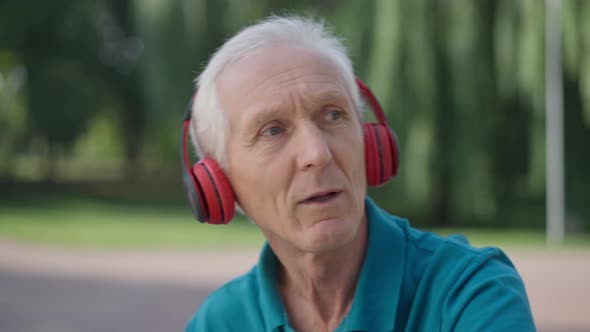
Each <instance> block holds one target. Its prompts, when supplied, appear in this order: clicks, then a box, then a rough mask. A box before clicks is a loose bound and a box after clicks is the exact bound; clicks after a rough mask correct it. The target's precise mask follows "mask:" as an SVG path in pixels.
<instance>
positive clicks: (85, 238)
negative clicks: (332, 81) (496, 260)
mask: <svg viewBox="0 0 590 332" xmlns="http://www.w3.org/2000/svg"><path fill="white" fill-rule="evenodd" d="M560 4H561V5H560V6H559V8H558V10H556V13H557V16H556V17H557V21H556V22H557V24H556V25H555V29H557V30H556V31H558V36H560V38H561V39H560V40H558V43H557V44H556V45H557V46H558V49H559V52H560V54H561V58H557V61H558V62H557V63H558V64H559V63H561V66H559V69H560V71H561V78H560V79H561V81H558V82H561V83H560V84H559V85H558V87H559V86H561V89H559V92H560V93H561V94H562V96H563V98H562V105H563V115H562V119H563V140H564V143H563V148H564V150H563V158H562V160H560V161H559V160H558V162H560V163H562V165H563V167H564V173H563V174H564V178H563V179H564V182H563V187H564V188H565V189H564V195H563V197H564V198H565V201H564V202H565V204H564V211H565V212H564V214H563V218H560V219H563V220H560V222H563V224H564V225H565V226H564V228H565V231H566V232H565V238H564V241H563V243H562V248H561V249H556V248H553V249H551V248H549V247H547V246H546V245H545V241H546V240H545V238H546V233H545V229H546V224H547V217H546V213H547V211H546V193H547V180H546V173H547V163H546V159H547V152H546V149H547V142H548V141H551V139H549V140H548V139H547V137H548V135H550V133H549V132H548V131H547V130H546V126H547V117H546V97H547V93H548V92H547V91H548V90H546V79H547V77H546V64H545V62H546V60H547V59H546V54H547V53H546V51H545V49H546V46H547V45H546V32H545V31H546V28H547V24H548V23H547V8H546V5H545V2H543V1H540V0H495V1H483V0H480V1H472V0H398V1H389V0H364V1H357V0H340V1H336V0H316V1H310V0H299V1H295V0H292V1H288V0H256V1H242V0H166V1H165V0H94V1H90V0H78V1H66V0H51V1H32V0H21V1H10V0H2V1H0V247H1V248H0V255H2V256H0V298H3V300H0V329H2V330H4V328H2V325H4V326H5V327H10V328H8V329H7V330H10V331H25V330H26V331H36V330H37V327H39V330H44V331H52V330H53V329H54V330H55V331H70V330H71V331H78V330H84V331H93V330H94V328H96V330H104V328H105V327H108V328H112V329H120V327H121V326H125V330H127V331H129V330H134V329H138V328H139V327H140V326H141V325H138V326H136V325H124V324H125V323H123V322H124V320H121V321H120V322H121V324H123V325H118V323H116V322H119V321H117V319H119V318H120V319H124V318H122V317H120V315H121V311H123V313H125V312H127V313H131V312H133V313H134V314H135V315H136V316H137V317H142V318H141V319H139V318H137V317H135V316H133V315H123V316H133V317H135V319H136V320H142V321H146V319H148V320H147V321H149V317H159V319H160V321H161V322H164V323H162V324H165V323H166V322H169V323H170V324H171V325H161V326H160V328H155V326H157V325H153V324H151V323H144V325H143V326H141V328H142V330H143V331H151V330H150V328H152V329H154V330H173V329H180V328H181V327H182V326H183V324H184V323H185V321H186V320H187V319H188V318H189V317H190V315H191V314H192V312H194V310H195V309H196V308H197V307H198V304H199V303H200V301H201V300H202V296H204V294H206V293H207V291H208V290H209V289H212V288H213V287H215V286H216V285H218V284H219V283H220V282H221V281H222V280H224V278H230V277H231V276H232V275H233V272H234V271H235V269H236V268H237V269H242V267H240V266H242V265H239V264H237V265H236V264H234V263H235V260H236V259H238V261H240V262H241V263H242V264H244V263H254V262H255V258H256V257H255V255H256V250H257V248H258V247H259V246H260V244H261V243H262V241H263V239H262V236H261V235H260V234H259V233H258V231H257V230H256V228H255V227H254V226H253V225H251V224H250V223H248V222H247V221H245V220H244V219H243V218H241V217H238V218H236V219H237V220H235V221H234V222H233V223H232V224H231V225H230V226H224V227H212V226H204V225H198V224H197V223H196V222H194V221H193V219H192V215H191V213H190V209H189V208H188V206H187V205H186V203H185V197H184V193H183V190H182V184H181V173H180V156H179V138H180V133H181V126H182V117H183V114H184V108H185V106H186V103H187V101H188V100H189V98H190V97H191V95H192V92H193V80H194V79H195V77H196V76H197V75H198V74H199V73H200V71H201V70H202V68H203V66H204V65H205V64H206V62H207V60H208V58H209V56H210V55H211V53H212V52H213V51H214V50H215V49H216V48H217V47H219V46H220V45H221V44H222V43H223V41H224V40H225V39H227V38H228V37H230V36H231V35H232V34H234V33H235V32H237V31H239V30H240V29H241V28H243V27H244V26H246V25H249V24H252V23H254V22H256V21H257V20H259V19H261V18H264V17H266V16H268V15H270V14H300V15H306V16H314V17H321V18H323V19H325V21H326V22H327V23H328V24H329V25H330V26H331V27H332V28H333V30H334V32H335V33H336V34H337V35H340V36H342V37H343V38H344V40H345V43H346V44H347V45H348V47H349V51H350V56H351V58H352V59H353V62H354V64H355V69H356V72H357V74H358V76H360V77H361V78H363V80H364V81H365V82H366V83H367V84H368V85H369V86H370V87H371V88H372V89H373V91H374V92H375V94H376V95H377V97H378V99H379V100H380V102H381V103H382V105H383V107H384V109H385V110H386V112H387V116H388V119H389V122H390V124H391V126H392V127H393V128H394V130H395V131H396V134H397V136H398V139H399V141H400V144H401V169H400V173H399V175H398V177H397V178H396V179H395V180H394V181H392V182H391V183H389V184H388V185H386V186H384V187H382V188H379V189H375V190H371V192H370V195H371V196H372V197H373V198H375V200H376V201H377V202H378V203H379V205H380V206H382V207H384V208H385V209H387V210H389V211H390V212H392V213H394V214H397V215H400V216H404V217H407V218H409V219H410V221H411V223H412V224H413V225H414V226H419V227H421V228H426V229H431V230H434V231H436V232H438V233H441V234H443V235H446V234H450V233H455V232H460V233H464V234H466V235H467V236H468V237H469V238H470V240H471V241H472V242H473V243H474V244H475V245H495V246H501V247H503V248H508V249H507V250H508V251H509V252H511V250H514V251H513V252H514V255H513V256H514V257H515V262H516V263H517V267H520V266H522V267H523V269H527V268H528V269H529V270H528V271H529V272H526V271H524V270H523V271H522V272H521V273H523V276H524V278H525V281H527V282H528V280H531V282H533V281H532V280H533V279H536V280H540V279H543V278H542V276H545V277H547V278H548V279H547V280H548V282H549V281H551V280H553V279H551V278H553V277H548V275H547V274H546V273H550V272H551V271H552V270H559V269H561V268H563V269H564V270H567V271H570V272H573V271H574V270H573V269H579V268H581V267H583V268H586V269H587V270H590V266H589V265H590V255H589V254H588V253H589V252H590V204H589V203H590V190H589V189H588V184H589V183H590V172H588V169H590V153H588V152H589V151H590V150H589V146H590V1H584V0H563V1H561V2H560ZM550 159H551V158H550ZM560 159H561V158H560ZM512 248H514V249H512ZM212 251H213V252H215V253H217V254H218V255H220V256H219V260H217V259H214V258H211V255H208V254H209V253H211V252H212ZM148 253H149V255H148ZM203 253H207V255H205V254H203ZM224 253H225V254H224ZM224 255H225V256H224ZM236 255H237V256H236ZM243 255H245V256H243ZM149 257H158V258H159V259H156V258H154V259H150V258H149ZM179 257H180V258H179ZM232 257H233V258H232ZM511 257H512V255H511ZM541 257H542V258H543V259H541ZM547 257H549V258H547ZM572 257H573V258H572ZM550 258H553V259H554V261H551V260H550ZM232 259H233V260H232ZM195 260H196V261H197V262H196V263H195ZM221 260H224V261H225V262H230V263H220V261H221ZM158 261H160V262H167V263H165V264H164V265H158V264H159V263H158ZM113 262H114V263H113ZM172 262H174V264H173V263H172ZM204 262H207V263H206V264H212V265H205V266H206V267H207V268H203V266H204V265H202V264H205V263H204ZM535 262H537V263H539V264H545V265H534V263H535ZM547 262H554V263H555V264H565V263H564V262H570V263H571V265H566V266H563V267H558V265H547V264H548V263H547ZM109 264H110V265H109ZM113 264H115V265H113ZM117 264H118V265H117ZM133 264H136V265H133ZM166 264H167V265H166ZM187 264H188V265H191V264H195V265H191V266H192V267H190V266H189V267H187V266H186V265H187ZM216 264H221V265H216ZM223 264H227V266H225V265H223ZM519 264H520V265H519ZM550 264H553V263H550ZM246 265H247V264H246ZM246 265H244V266H243V269H246V268H247V266H246ZM179 266H182V267H179ZM209 266H218V270H217V271H222V272H219V273H218V274H216V272H215V271H216V270H215V269H209V268H208V267H209ZM559 266H561V265H559ZM232 268H234V270H232ZM203 270H207V271H205V272H204V271H203ZM105 271H106V272H105ZM109 271H110V272H109ZM113 271H114V272H113ZM138 271H140V272H141V273H140V272H138ZM223 271H225V272H223ZM575 271H576V272H579V271H578V270H575ZM119 272H120V273H119ZM182 273H184V277H183V276H179V274H182ZM223 273H226V274H223ZM525 273H530V276H528V275H527V274H525ZM580 273H581V274H580ZM580 273H579V274H578V277H579V278H582V276H590V272H580ZM583 273H588V274H583ZM572 274H575V273H572ZM146 275H147V276H152V277H148V280H147V281H146V280H143V279H145V276H146ZM220 275H223V276H225V277H222V276H220ZM80 276H85V278H82V279H80V278H79V277H80ZM101 276H102V277H101ZM103 277H104V278H103ZM193 277H194V278H193ZM200 277H202V278H210V279H211V282H210V283H205V282H204V281H203V282H200V281H199V280H197V279H198V278H200ZM109 278H111V279H109ZM142 278H143V279H142ZM584 278H586V277H584ZM588 278H590V277H588ZM106 279H108V280H110V281H109V282H112V283H115V282H117V284H116V285H115V284H105V280H106ZM112 279H115V281H113V280H112ZM139 279H141V280H143V282H142V283H140V284H141V285H143V286H137V281H138V280H139ZM82 280H83V281H82ZM187 280H190V281H188V282H186V283H183V282H184V281H187ZM207 280H209V279H207ZM576 280H578V279H575V280H574V281H572V282H573V283H574V284H575V285H576V287H577V288H576V289H573V290H571V292H570V293H567V294H573V295H571V296H575V295H576V294H577V295H578V296H580V294H581V295H584V296H586V297H587V296H589V295H590V288H588V279H586V281H585V282H581V283H579V284H576V283H575V281H576ZM580 280H581V279H580ZM84 283H88V284H84ZM560 283H565V282H563V280H561V282H560ZM130 284H133V285H134V286H133V287H145V290H147V289H150V290H154V289H156V290H159V292H160V293H153V292H152V291H150V292H148V293H149V294H152V296H154V298H153V300H154V302H157V303H160V306H157V307H150V308H149V310H148V309H145V308H144V309H145V310H143V309H142V308H143V307H141V304H144V305H145V303H148V302H149V303H152V301H151V300H152V299H151V298H145V297H144V296H145V294H146V291H144V289H143V288H131V289H132V290H129V289H130V288H129V287H131V286H129V285H130ZM156 284H157V285H158V287H159V288H158V287H156V286H155V285H156ZM164 284H165V286H164ZM72 285H74V286H72ZM76 285H77V286H76ZM179 285H184V286H183V287H185V288H179V287H181V286H179ZM128 286H129V287H128ZM197 286H198V287H197ZM68 287H73V289H74V290H77V291H78V293H75V292H74V293H75V294H84V296H77V295H75V294H74V295H72V296H73V297H74V298H75V299H76V300H72V298H70V297H66V298H62V296H63V294H64V292H62V288H63V289H68ZM530 287H533V288H534V289H539V290H543V289H544V290H545V291H547V288H546V285H544V284H539V285H538V286H537V285H536V284H535V285H533V286H530ZM535 287H537V288H535ZM580 287H582V288H580ZM194 289H198V291H194ZM534 289H533V290H534ZM16 290H18V291H16ZM85 292H89V293H85ZM109 292H111V293H109ZM126 292H127V293H126ZM97 293H98V294H111V295H112V296H103V297H101V298H102V299H103V302H96V303H95V305H99V303H100V308H103V309H102V311H101V310H97V307H95V306H93V304H92V303H94V302H92V301H90V302H88V301H87V300H86V299H88V298H89V297H91V298H93V299H94V298H96V296H95V295H96V294H97ZM6 294H12V295H11V296H12V297H11V296H6ZM23 294H28V295H26V296H24V295H23ZM39 294H41V295H43V294H45V295H47V297H46V298H47V299H48V300H47V301H48V302H49V303H48V304H47V305H48V306H49V307H52V308H53V309H51V310H49V313H47V308H48V307H47V306H44V305H42V302H41V303H38V302H35V301H37V300H35V301H32V299H33V298H35V299H36V298H37V297H38V295H39ZM72 294H73V293H72ZM173 294H174V296H172V295H173ZM179 294H181V295H179ZM564 294H565V293H564V292H560V289H556V290H555V297H553V300H554V301H556V299H559V298H561V297H564V298H563V299H564V303H569V304H570V305H573V306H574V307H578V309H579V307H584V306H583V305H581V304H580V305H579V306H577V305H575V303H581V302H575V301H571V300H572V299H571V298H570V297H568V296H570V295H567V296H566V295H564ZM545 295H547V294H545ZM56 296H57V298H59V299H62V300H63V301H65V302H55V301H56ZM138 296H139V297H138ZM535 296H536V295H533V294H531V300H532V302H534V301H533V300H535V299H537V298H536V297H535ZM539 296H541V295H539ZM560 296H561V297H560ZM121 297H124V298H125V299H127V301H131V302H125V301H123V302H121V301H119V300H116V301H115V302H116V303H119V305H120V306H122V304H121V303H126V305H125V306H123V307H122V308H121V310H116V311H113V312H112V315H111V314H109V313H111V312H110V311H108V310H106V309H105V308H113V307H111V306H110V304H109V303H111V302H109V301H112V299H113V298H121ZM164 298H166V299H172V298H174V299H176V300H171V301H172V302H171V303H173V304H175V305H177V306H178V307H179V308H180V310H172V309H169V308H168V307H167V304H166V303H168V302H165V303H162V299H164ZM179 298H182V299H184V300H182V301H185V302H183V303H182V304H180V302H181V301H180V300H178V299H179ZM131 299H135V300H131ZM139 299H141V300H139ZM19 301H20V302H19ZM76 301H79V302H76ZM134 301H137V302H134ZM555 303H560V302H559V301H557V302H555ZM555 303H554V304H555ZM56 307H57V308H58V309H59V308H61V309H60V310H58V309H56ZM586 307H587V306H586ZM35 308H36V309H35ZM73 308H75V309H76V310H77V311H76V310H74V311H72V310H73ZM163 308H166V309H163ZM549 309H550V308H549V307H544V306H543V305H542V304H533V310H534V312H535V315H536V317H537V318H538V317H539V316H542V317H541V318H540V319H541V322H543V324H545V325H542V326H541V327H545V330H546V331H548V330H552V331H553V330H555V331H558V330H566V327H567V322H568V321H570V322H572V321H573V322H574V323H573V325H572V326H573V327H571V328H574V327H577V328H580V331H582V330H584V329H585V328H588V329H590V320H589V319H588V318H586V317H582V316H580V317H573V318H568V319H564V320H563V321H559V317H557V318H556V317H555V314H551V313H550V312H551V310H549ZM35 310H38V312H44V313H45V316H43V315H42V314H41V316H40V317H45V318H46V320H39V322H37V324H38V325H30V324H33V323H31V318H30V317H28V316H26V315H22V313H23V312H25V311H33V312H35ZM56 310H57V311H56ZM105 310H106V311H105ZM126 310H127V311H126ZM142 310H143V311H142ZM544 310H545V311H544ZM574 311H575V310H574ZM56 312H57V313H59V314H57V313H56ZM72 312H76V315H73V314H72ZM90 312H94V316H92V314H90ZM115 312H116V313H118V314H116V313H115ZM162 312H170V313H174V314H175V315H177V316H173V315H171V316H166V317H170V320H169V321H167V320H166V319H163V318H162V315H164V314H163V313H162ZM67 313H69V314H70V315H71V317H70V316H68V315H67ZM99 314H100V315H103V316H96V315H99ZM84 315H90V316H84ZM543 315H545V316H543ZM556 316H559V315H556ZM15 317H16V318H15ZM66 317H68V318H67V319H65V318H66ZM76 317H77V318H76ZM80 317H81V318H80ZM76 319H77V321H79V323H80V324H82V325H76V324H75V323H72V322H76ZM93 319H94V320H93ZM552 319H553V320H552ZM113 320H114V321H113ZM64 321H69V322H70V325H68V323H64ZM94 321H95V322H96V323H95V324H94V325H92V324H90V323H88V322H94ZM106 321H110V322H111V323H110V324H111V325H104V324H105V322H106ZM147 321H146V322H147ZM56 322H59V324H58V323H56ZM113 322H115V323H113ZM125 322H127V321H125ZM87 323H88V324H90V325H84V324H87ZM27 324H29V325H27ZM51 324H54V325H51ZM60 324H61V325H60ZM72 324H73V325H72ZM101 324H102V325H101ZM560 324H561V325H560ZM564 324H565V325H564ZM586 324H587V325H586ZM40 326H42V327H43V328H40ZM50 326H54V327H53V329H52V328H50ZM81 326H83V327H81ZM170 326H175V327H177V326H179V327H178V328H170ZM138 330H139V329H138Z"/></svg>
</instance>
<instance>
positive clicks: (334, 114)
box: [326, 109, 344, 121]
mask: <svg viewBox="0 0 590 332" xmlns="http://www.w3.org/2000/svg"><path fill="white" fill-rule="evenodd" d="M343 116H344V112H343V111H342V110H338V109H335V110H331V111H329V112H328V113H327V114H326V119H327V120H331V121H335V120H340V119H341V118H342V117H343Z"/></svg>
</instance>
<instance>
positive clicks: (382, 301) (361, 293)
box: [256, 197, 405, 331]
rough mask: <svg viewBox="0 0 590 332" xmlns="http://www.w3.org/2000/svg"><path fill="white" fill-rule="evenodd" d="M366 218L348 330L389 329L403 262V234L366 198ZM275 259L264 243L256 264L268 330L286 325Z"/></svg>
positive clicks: (391, 328) (277, 262) (393, 317)
mask: <svg viewBox="0 0 590 332" xmlns="http://www.w3.org/2000/svg"><path fill="white" fill-rule="evenodd" d="M365 211H366V213H367V221H368V224H369V225H368V227H369V232H368V245H367V252H366V254H365V258H364V260H363V265H362V268H361V273H360V276H359V281H358V282H357V285H356V290H355V295H354V299H353V304H352V308H351V310H350V313H349V314H348V316H349V322H350V329H351V330H354V331H391V330H393V328H394V325H395V317H396V313H397V304H398V302H399V293H400V288H401V284H402V278H403V269H404V264H405V250H404V235H403V234H402V232H401V230H400V229H399V228H397V227H392V226H393V222H392V221H390V220H387V219H388V215H387V214H386V213H385V212H384V211H383V210H381V209H380V208H379V207H378V206H377V205H376V204H375V203H374V202H373V201H372V200H371V199H370V198H368V197H367V198H366V199H365ZM278 264H279V260H278V258H277V257H276V256H275V254H274V252H273V251H272V249H271V247H270V245H269V244H268V242H266V243H265V244H264V247H263V248H262V252H261V253H260V259H259V263H258V266H257V271H256V274H257V279H258V287H259V290H260V305H261V308H262V310H264V314H263V315H262V316H263V319H264V321H265V325H266V326H267V328H269V330H270V331H275V329H277V328H278V327H281V326H285V325H286V323H287V322H286V320H285V316H286V315H285V308H284V306H283V302H282V300H281V297H280V295H279V290H278V286H277V266H278Z"/></svg>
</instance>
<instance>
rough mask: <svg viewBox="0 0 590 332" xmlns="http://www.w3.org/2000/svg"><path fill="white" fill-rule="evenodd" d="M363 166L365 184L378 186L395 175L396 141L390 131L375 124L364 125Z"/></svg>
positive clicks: (396, 161)
mask: <svg viewBox="0 0 590 332" xmlns="http://www.w3.org/2000/svg"><path fill="white" fill-rule="evenodd" d="M363 130H364V137H365V165H366V173H367V184H368V185H369V186H380V185H382V184H385V183H387V181H389V180H390V179H391V178H392V177H393V176H395V175H396V174H397V169H398V166H399V165H398V162H399V159H398V148H397V140H396V138H395V135H394V134H393V133H392V131H391V129H390V128H389V127H387V126H385V125H382V124H377V123H365V124H364V127H363Z"/></svg>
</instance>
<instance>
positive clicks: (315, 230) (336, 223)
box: [304, 218, 358, 254]
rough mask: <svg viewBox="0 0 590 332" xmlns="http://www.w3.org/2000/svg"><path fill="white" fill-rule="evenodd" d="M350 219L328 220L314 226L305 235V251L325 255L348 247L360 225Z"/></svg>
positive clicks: (318, 222)
mask: <svg viewBox="0 0 590 332" xmlns="http://www.w3.org/2000/svg"><path fill="white" fill-rule="evenodd" d="M347 219H348V218H326V219H322V220H319V221H317V222H315V223H314V224H313V226H311V227H310V228H309V229H308V230H307V231H306V232H305V233H306V234H305V244H304V247H305V249H304V251H308V252H310V253H317V254H319V253H325V252H329V251H333V250H336V249H338V248H340V247H344V246H346V245H347V244H348V243H350V242H351V241H352V240H353V239H354V238H355V236H356V233H357V229H358V225H354V224H352V223H351V221H350V220H347Z"/></svg>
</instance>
